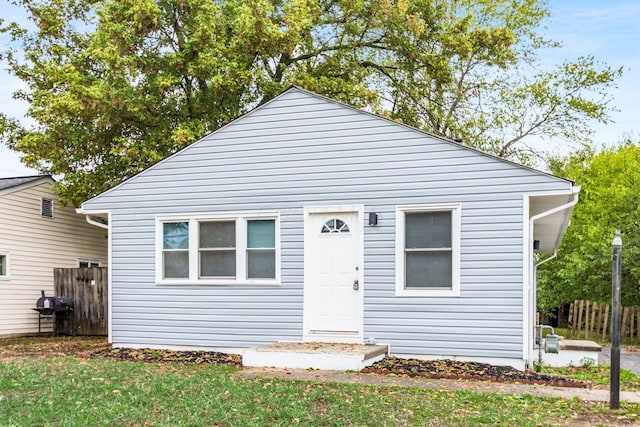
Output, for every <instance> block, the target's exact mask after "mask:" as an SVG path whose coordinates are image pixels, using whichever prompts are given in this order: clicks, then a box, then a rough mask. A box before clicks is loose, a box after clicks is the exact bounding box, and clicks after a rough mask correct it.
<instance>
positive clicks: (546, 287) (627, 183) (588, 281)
mask: <svg viewBox="0 0 640 427" xmlns="http://www.w3.org/2000/svg"><path fill="white" fill-rule="evenodd" d="M551 167H552V170H553V172H555V173H557V174H560V175H562V176H566V177H568V178H570V179H573V180H575V181H576V184H577V185H580V186H581V187H582V190H581V192H580V201H579V202H578V204H577V205H576V207H575V210H574V213H573V216H572V218H571V226H570V227H569V229H568V230H567V233H566V235H565V237H564V239H563V241H562V246H561V247H560V250H559V252H558V258H557V259H556V260H554V261H552V262H550V263H548V264H545V266H544V267H542V268H541V269H540V271H539V279H538V283H539V292H538V296H539V301H538V304H539V306H541V307H542V308H543V309H553V308H555V307H558V306H559V305H560V304H562V303H565V302H569V301H572V300H574V299H590V300H595V301H609V300H610V299H611V269H612V265H611V262H612V261H611V260H612V248H611V241H612V239H613V236H614V233H615V231H616V230H617V229H621V230H622V233H623V234H622V238H623V249H622V267H623V272H622V302H623V305H638V304H639V303H640V268H639V267H638V266H639V265H640V228H639V227H638V225H637V224H638V222H640V221H639V220H640V191H638V188H640V145H639V144H637V143H633V142H630V141H627V142H625V143H622V144H620V145H619V146H617V147H614V148H608V149H604V150H603V151H602V152H600V153H598V154H594V153H593V152H592V151H591V150H588V149H587V150H584V151H582V152H579V153H577V154H575V155H573V156H570V157H568V158H566V159H564V160H558V159H556V160H555V161H553V162H552V163H551Z"/></svg>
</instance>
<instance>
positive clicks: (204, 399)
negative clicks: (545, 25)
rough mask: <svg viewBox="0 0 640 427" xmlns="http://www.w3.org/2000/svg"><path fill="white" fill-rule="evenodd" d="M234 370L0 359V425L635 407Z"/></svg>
mask: <svg viewBox="0 0 640 427" xmlns="http://www.w3.org/2000/svg"><path fill="white" fill-rule="evenodd" d="M237 370H238V368H230V367H224V366H215V365H206V366H194V365H181V364H173V363H166V364H155V363H142V362H117V361H113V360H106V359H99V358H97V359H78V358H74V357H47V358H32V357H18V358H11V359H5V360H0V424H1V425H3V426H14V425H15V426H31V425H47V426H85V425H92V426H116V425H117V426H120V425H124V426H143V425H154V426H200V425H209V426H216V425H217V426H253V425H255V426H263V425H270V426H290V425H310V426H341V425H363V426H366V425H375V426H385V425H389V426H397V425H403V426H404V425H420V426H430V425H433V426H451V425H453V426H458V425H465V426H467V425H468V426H473V425H517V424H520V425H527V426H528V425H553V424H554V423H558V424H560V425H564V424H566V423H568V422H572V421H580V422H582V423H586V424H589V425H597V424H601V425H610V424H612V423H615V422H617V421H618V420H620V417H623V419H624V420H627V421H628V420H635V419H640V415H638V414H640V406H638V405H630V404H624V405H623V408H622V409H621V410H620V411H609V410H608V409H607V405H606V404H604V403H603V404H600V403H587V402H581V401H578V400H564V399H545V398H539V397H532V396H529V395H507V394H487V393H474V392H469V391H448V390H424V389H414V388H399V387H375V386H364V385H359V384H332V383H314V382H299V381H288V380H274V379H264V378H245V377H243V376H240V375H236V374H235V372H236V371H237Z"/></svg>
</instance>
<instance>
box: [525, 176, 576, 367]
mask: <svg viewBox="0 0 640 427" xmlns="http://www.w3.org/2000/svg"><path fill="white" fill-rule="evenodd" d="M579 192H580V187H574V189H573V194H574V198H573V199H572V200H571V201H570V202H567V203H565V204H563V205H560V206H556V207H555V208H553V209H549V210H548V211H544V212H540V213H539V214H536V215H534V216H532V217H531V218H529V247H528V249H527V250H528V253H529V256H528V257H527V258H528V259H529V260H532V259H533V257H532V253H531V252H532V251H533V246H532V243H533V225H534V223H535V222H536V221H537V220H539V219H541V218H544V217H546V216H549V215H553V214H554V213H557V212H561V211H564V210H566V209H569V208H572V207H573V206H575V205H576V203H578V193H579ZM557 253H558V252H557V251H555V252H554V253H553V255H552V256H550V257H549V258H546V259H544V260H543V261H540V262H539V263H537V264H535V265H534V266H533V268H532V269H531V272H530V275H531V276H530V277H529V319H530V320H529V322H530V323H535V316H536V314H535V313H536V298H537V289H536V286H537V274H538V273H537V268H538V267H539V266H540V265H542V264H544V263H546V262H549V261H551V260H552V259H554V258H555V257H556V256H557ZM527 335H528V336H529V337H530V338H529V339H527V355H528V358H527V359H528V360H527V363H529V362H531V361H532V358H531V354H530V352H531V351H532V350H533V339H532V338H533V335H532V331H528V333H527Z"/></svg>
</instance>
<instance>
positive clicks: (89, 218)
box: [85, 215, 109, 230]
mask: <svg viewBox="0 0 640 427" xmlns="http://www.w3.org/2000/svg"><path fill="white" fill-rule="evenodd" d="M85 219H86V220H87V222H88V223H89V224H91V225H95V226H96V227H100V228H104V229H105V230H108V229H109V225H107V224H105V223H103V222H99V221H96V220H95V219H91V215H86V216H85Z"/></svg>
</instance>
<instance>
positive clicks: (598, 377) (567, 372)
mask: <svg viewBox="0 0 640 427" xmlns="http://www.w3.org/2000/svg"><path fill="white" fill-rule="evenodd" d="M542 373H545V374H551V375H558V376H561V377H567V378H573V379H576V380H583V381H591V382H592V383H593V384H601V385H608V384H609V378H610V368H609V366H606V365H598V366H589V367H566V368H550V367H547V366H545V367H543V368H542ZM620 389H621V390H626V391H638V390H640V377H639V376H638V375H636V374H634V373H633V372H629V371H627V370H625V369H620Z"/></svg>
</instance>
